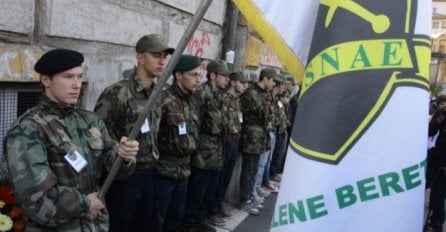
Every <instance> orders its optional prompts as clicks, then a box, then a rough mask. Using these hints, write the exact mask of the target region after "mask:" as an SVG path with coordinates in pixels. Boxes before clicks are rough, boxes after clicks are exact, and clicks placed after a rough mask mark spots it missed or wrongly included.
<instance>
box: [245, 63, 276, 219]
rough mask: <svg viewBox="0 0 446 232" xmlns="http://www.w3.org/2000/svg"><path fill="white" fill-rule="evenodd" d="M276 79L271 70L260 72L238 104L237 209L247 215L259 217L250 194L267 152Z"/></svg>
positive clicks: (256, 206) (273, 71) (257, 206)
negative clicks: (240, 113) (239, 158)
mask: <svg viewBox="0 0 446 232" xmlns="http://www.w3.org/2000/svg"><path fill="white" fill-rule="evenodd" d="M276 80H277V72H276V71H275V70H274V69H272V68H264V69H262V70H261V71H260V76H259V80H258V81H257V82H256V83H254V84H253V85H252V86H251V87H250V88H249V89H248V90H247V91H246V92H245V93H244V94H242V95H241V97H240V101H241V105H242V111H243V124H242V133H241V140H240V148H241V149H240V150H241V152H242V170H241V174H240V208H241V209H243V210H245V211H246V212H248V213H250V214H254V215H257V214H259V210H258V208H259V204H258V203H257V202H256V201H255V199H253V197H254V196H253V195H252V192H253V190H254V185H255V181H256V174H257V172H258V168H259V159H260V155H261V154H262V153H264V152H265V151H267V150H268V149H270V147H271V144H270V138H269V132H268V128H271V127H272V125H268V124H270V123H272V120H271V94H270V90H271V89H272V88H273V87H274V85H275V81H276Z"/></svg>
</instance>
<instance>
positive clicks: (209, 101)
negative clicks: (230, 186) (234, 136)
mask: <svg viewBox="0 0 446 232" xmlns="http://www.w3.org/2000/svg"><path fill="white" fill-rule="evenodd" d="M194 97H195V98H196V99H197V102H198V105H199V108H200V122H201V126H200V134H199V139H198V140H199V141H198V149H197V154H196V155H194V156H192V165H193V166H195V167H198V168H201V169H205V170H221V168H222V167H223V132H224V127H223V114H222V111H221V109H222V99H221V98H222V94H221V93H220V90H218V89H217V88H214V87H213V86H212V84H211V83H210V81H208V82H207V83H205V84H203V85H201V86H199V87H198V89H197V90H196V91H195V93H194Z"/></svg>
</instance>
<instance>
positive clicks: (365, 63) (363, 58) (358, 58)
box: [350, 44, 372, 69]
mask: <svg viewBox="0 0 446 232" xmlns="http://www.w3.org/2000/svg"><path fill="white" fill-rule="evenodd" d="M356 62H361V63H362V65H361V68H364V67H371V66H372V65H371V64H370V61H369V58H368V57H367V53H366V52H365V49H364V46H363V45H362V44H361V45H359V48H358V52H357V53H356V55H355V58H354V60H353V63H352V65H351V66H350V68H352V69H353V68H357V67H356V65H355V63H356Z"/></svg>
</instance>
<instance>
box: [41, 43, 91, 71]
mask: <svg viewBox="0 0 446 232" xmlns="http://www.w3.org/2000/svg"><path fill="white" fill-rule="evenodd" d="M82 62H84V56H83V55H82V54H81V53H80V52H77V51H73V50H69V49H60V48H58V49H54V50H51V51H48V52H46V53H45V54H43V56H42V57H40V59H39V60H38V61H37V62H36V64H35V65H34V70H35V71H36V72H38V73H40V74H46V75H53V74H56V73H59V72H63V71H65V70H68V69H71V68H74V67H78V66H81V64H82Z"/></svg>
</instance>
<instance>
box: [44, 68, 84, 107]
mask: <svg viewBox="0 0 446 232" xmlns="http://www.w3.org/2000/svg"><path fill="white" fill-rule="evenodd" d="M83 75H84V69H83V68H82V67H74V68H72V69H69V70H66V71H63V72H60V73H56V74H54V75H53V77H52V78H50V77H49V76H47V75H42V76H41V82H42V85H43V86H44V88H45V94H46V96H48V98H50V99H51V100H53V101H54V102H56V103H59V104H63V105H74V104H76V103H77V101H78V99H79V96H80V93H81V87H82V77H83Z"/></svg>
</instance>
